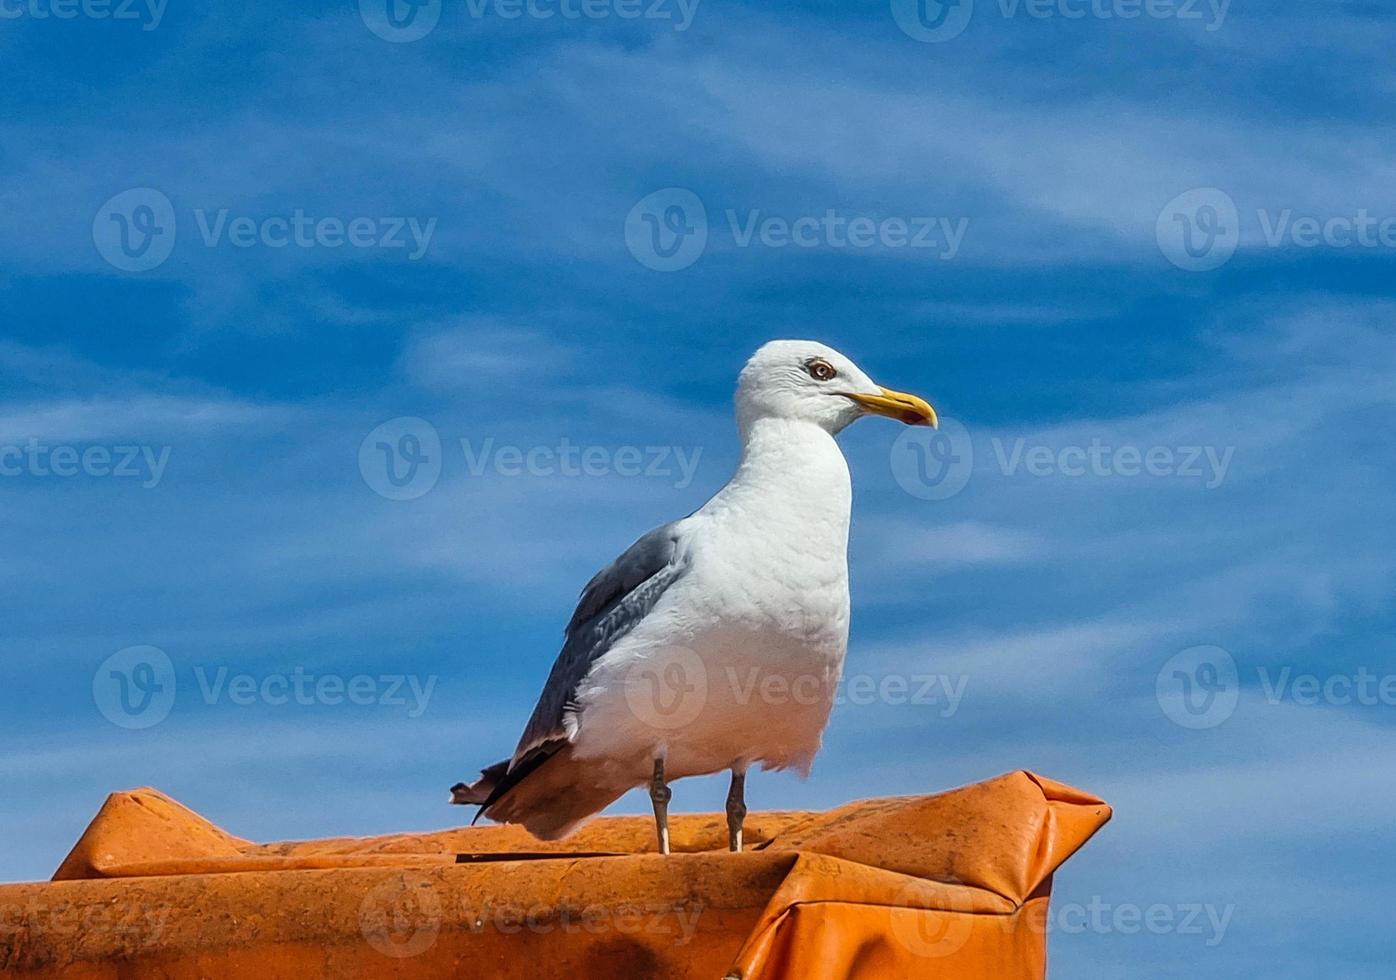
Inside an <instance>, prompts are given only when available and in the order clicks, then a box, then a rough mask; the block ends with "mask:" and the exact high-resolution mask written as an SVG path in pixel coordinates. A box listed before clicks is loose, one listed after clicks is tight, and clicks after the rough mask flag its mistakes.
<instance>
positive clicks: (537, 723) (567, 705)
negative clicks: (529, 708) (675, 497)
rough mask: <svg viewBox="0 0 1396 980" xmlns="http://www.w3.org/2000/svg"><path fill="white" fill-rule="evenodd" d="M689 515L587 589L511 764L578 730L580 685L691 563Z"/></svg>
mask: <svg viewBox="0 0 1396 980" xmlns="http://www.w3.org/2000/svg"><path fill="white" fill-rule="evenodd" d="M683 523H684V522H683V521H675V522H673V523H672V524H665V525H664V526H663V527H658V528H655V529H654V530H653V531H650V532H649V533H648V534H646V535H645V536H644V537H642V538H640V540H638V541H636V542H635V543H634V544H632V545H631V546H630V547H629V548H627V549H626V551H625V553H624V554H623V555H621V556H620V557H619V558H617V559H616V560H615V561H613V562H612V563H611V564H610V565H607V566H606V567H605V568H603V569H602V570H601V571H599V572H597V573H596V576H595V577H594V578H593V579H592V580H591V581H590V582H588V583H587V584H586V588H584V589H583V590H582V596H581V600H580V601H579V602H578V603H577V610H576V612H574V613H573V614H572V619H571V621H570V622H569V623H568V624H567V629H566V631H565V641H564V642H563V645H562V652H561V653H559V654H558V656H557V660H556V662H554V664H553V669H552V672H551V673H549V674H548V681H547V683H546V684H544V685H543V693H542V695H541V696H540V697H539V698H538V704H537V706H536V707H535V708H534V709H533V716H532V717H531V718H529V720H528V726H527V727H526V728H525V729H524V733H523V737H522V738H520V739H519V745H518V748H516V749H515V750H514V758H513V759H512V760H511V761H510V764H509V768H510V770H513V769H515V768H516V767H518V766H519V765H520V764H521V763H523V762H525V760H526V759H527V758H528V757H529V756H530V755H532V754H536V753H538V752H539V751H540V750H541V751H542V752H543V753H545V754H551V753H552V751H555V750H556V749H557V748H558V747H559V746H560V744H561V743H562V742H565V741H567V740H568V739H570V738H571V736H572V735H573V733H574V732H575V730H576V726H575V719H574V717H573V716H574V715H575V712H576V703H575V702H574V700H573V699H574V698H575V697H576V693H577V688H578V686H579V685H580V684H581V682H582V679H583V678H584V677H586V675H587V673H588V672H589V671H590V670H591V666H592V664H594V663H595V662H596V661H597V660H599V659H600V658H601V657H603V656H604V655H605V654H606V652H607V651H608V650H610V649H611V647H612V646H614V645H615V643H616V641H617V640H619V639H620V638H621V637H623V636H625V634H627V633H629V632H630V631H631V630H632V629H634V628H635V625H636V624H637V623H639V622H640V620H642V619H644V618H645V616H646V615H647V614H648V613H649V611H650V610H651V609H653V608H654V606H655V604H656V603H657V602H658V601H659V597H660V596H661V595H663V594H664V591H665V590H666V589H667V588H669V586H671V585H673V584H674V583H675V582H677V581H678V580H679V579H680V578H681V577H682V576H683V574H684V572H685V571H687V569H688V564H689V549H688V542H687V539H686V537H685V535H684V532H683V531H682V530H681V526H682V525H683Z"/></svg>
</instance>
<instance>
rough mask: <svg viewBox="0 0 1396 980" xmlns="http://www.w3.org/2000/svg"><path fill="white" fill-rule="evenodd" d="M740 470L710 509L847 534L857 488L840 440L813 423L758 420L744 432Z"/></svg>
mask: <svg viewBox="0 0 1396 980" xmlns="http://www.w3.org/2000/svg"><path fill="white" fill-rule="evenodd" d="M742 437H743V438H742V459H741V462H740V463H739V464H738V466H737V472H736V473H735V474H733V476H732V479H731V480H730V481H728V483H727V486H725V487H723V488H722V490H720V491H719V492H718V494H717V496H715V497H714V498H713V499H712V500H711V501H710V502H709V503H708V505H707V506H706V507H704V508H703V509H704V510H705V511H709V512H725V511H728V510H735V511H740V512H742V513H745V514H747V515H749V516H751V517H753V518H755V519H757V520H762V521H773V522H776V523H779V524H785V523H791V524H795V525H799V526H803V527H805V528H807V529H809V530H810V531H811V532H812V533H818V531H819V530H828V531H833V532H834V533H836V534H839V535H841V536H843V537H844V538H846V537H847V533H848V517H849V510H850V508H851V506H852V499H853V491H852V486H851V483H850V481H849V476H848V463H847V462H846V461H845V460H844V458H843V451H842V450H840V449H839V444H838V442H836V441H835V439H834V437H833V436H832V435H830V434H829V433H828V432H827V431H825V430H824V429H822V428H821V427H819V426H818V425H815V424H814V423H813V422H805V421H798V420H792V419H780V418H759V419H754V420H752V422H751V424H750V425H749V426H747V427H745V428H744V429H743V431H742Z"/></svg>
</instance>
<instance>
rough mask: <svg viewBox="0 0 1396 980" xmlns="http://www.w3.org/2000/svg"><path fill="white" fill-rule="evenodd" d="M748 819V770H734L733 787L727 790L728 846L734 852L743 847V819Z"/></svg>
mask: <svg viewBox="0 0 1396 980" xmlns="http://www.w3.org/2000/svg"><path fill="white" fill-rule="evenodd" d="M745 819H746V771H745V770H743V769H733V770H732V788H731V789H729V790H728V791H727V848H728V850H730V851H732V852H733V853H734V854H735V853H737V852H739V851H741V849H742V821H743V820H745Z"/></svg>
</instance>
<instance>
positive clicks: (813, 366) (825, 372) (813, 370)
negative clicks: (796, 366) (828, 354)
mask: <svg viewBox="0 0 1396 980" xmlns="http://www.w3.org/2000/svg"><path fill="white" fill-rule="evenodd" d="M805 368H806V370H808V371H809V376H810V377H811V378H813V379H814V380H815V381H828V380H830V379H831V378H833V377H834V376H835V375H836V374H838V372H837V371H835V370H834V366H833V365H832V364H830V363H829V362H828V361H826V360H824V359H823V358H822V357H816V358H815V359H814V360H812V361H810V362H809V364H807V365H805Z"/></svg>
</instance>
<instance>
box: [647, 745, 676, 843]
mask: <svg viewBox="0 0 1396 980" xmlns="http://www.w3.org/2000/svg"><path fill="white" fill-rule="evenodd" d="M673 795H674V791H673V790H671V789H670V788H669V787H668V786H666V785H665V784H664V759H663V757H660V758H658V759H655V760H654V776H653V778H651V779H650V801H651V802H652V803H654V829H655V830H656V831H658V832H659V853H660V854H668V853H669V800H670V798H671V797H672V796H673Z"/></svg>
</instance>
